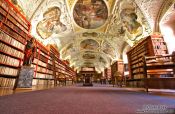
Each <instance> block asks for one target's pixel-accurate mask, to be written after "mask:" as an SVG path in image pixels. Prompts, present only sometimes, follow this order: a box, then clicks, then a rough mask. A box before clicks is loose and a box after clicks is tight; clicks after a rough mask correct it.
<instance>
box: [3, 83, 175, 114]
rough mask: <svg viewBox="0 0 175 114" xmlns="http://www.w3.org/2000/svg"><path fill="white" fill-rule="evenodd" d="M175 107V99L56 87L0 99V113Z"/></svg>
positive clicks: (115, 113)
mask: <svg viewBox="0 0 175 114" xmlns="http://www.w3.org/2000/svg"><path fill="white" fill-rule="evenodd" d="M173 108H174V109H175V98H168V97H163V96H158V95H151V94H147V93H145V92H139V91H138V92H136V91H129V90H126V89H122V88H113V87H94V86H93V87H82V86H69V87H57V88H52V89H49V90H39V91H32V92H25V93H17V94H13V95H6V96H1V97H0V114H136V113H140V112H142V111H147V113H146V114H150V112H157V111H160V112H163V111H164V112H166V113H170V114H173ZM166 113H163V114H166Z"/></svg>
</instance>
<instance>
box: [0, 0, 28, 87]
mask: <svg viewBox="0 0 175 114" xmlns="http://www.w3.org/2000/svg"><path fill="white" fill-rule="evenodd" d="M30 26H31V24H30V23H29V22H28V21H27V20H26V18H25V17H24V16H23V15H22V14H21V13H20V12H19V11H18V10H17V8H15V7H14V6H13V5H12V4H11V3H10V2H9V1H8V0H1V1H0V53H1V54H0V58H1V59H0V87H13V86H14V83H15V79H16V78H17V76H18V73H19V69H20V68H21V66H22V64H23V59H24V50H25V44H26V38H27V36H28V35H29V31H30Z"/></svg>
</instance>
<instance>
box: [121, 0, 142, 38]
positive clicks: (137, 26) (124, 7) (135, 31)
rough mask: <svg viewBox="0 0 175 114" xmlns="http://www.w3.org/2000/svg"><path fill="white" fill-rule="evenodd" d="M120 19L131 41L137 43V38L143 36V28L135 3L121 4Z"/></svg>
mask: <svg viewBox="0 0 175 114" xmlns="http://www.w3.org/2000/svg"><path fill="white" fill-rule="evenodd" d="M120 19H121V21H122V24H123V29H124V31H125V32H126V35H127V36H128V38H129V39H130V40H132V41H135V40H136V39H137V37H139V36H141V35H142V33H143V27H142V25H141V23H140V22H139V21H138V16H137V14H136V5H135V4H133V2H131V3H130V2H128V3H127V2H126V1H124V2H122V3H121V4H120Z"/></svg>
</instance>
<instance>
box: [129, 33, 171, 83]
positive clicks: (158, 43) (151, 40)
mask: <svg viewBox="0 0 175 114" xmlns="http://www.w3.org/2000/svg"><path fill="white" fill-rule="evenodd" d="M164 54H168V50H167V46H166V43H165V42H164V39H163V37H162V36H161V35H151V36H148V37H146V38H143V39H141V40H140V41H139V42H138V43H137V44H136V45H134V46H133V47H132V48H131V49H130V50H129V51H128V52H127V56H128V67H129V78H130V79H134V80H137V79H143V78H144V67H143V65H144V63H143V57H144V56H155V55H164Z"/></svg>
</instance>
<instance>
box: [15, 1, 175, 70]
mask: <svg viewBox="0 0 175 114" xmlns="http://www.w3.org/2000/svg"><path fill="white" fill-rule="evenodd" d="M167 1H168V2H167V4H165V0H32V2H31V1H30V0H17V2H18V6H19V8H21V9H22V11H23V13H24V14H25V15H26V17H27V18H28V19H29V20H30V21H31V23H32V30H31V34H32V35H33V36H34V37H35V38H37V39H38V40H40V41H41V42H43V44H45V45H47V44H56V45H57V47H58V49H59V50H60V52H61V57H62V59H67V60H69V61H70V65H71V66H74V67H75V68H76V69H80V68H81V67H84V66H86V67H92V66H93V67H96V69H97V70H98V71H99V72H100V71H102V70H103V69H104V68H106V67H109V66H110V64H111V63H112V62H114V61H115V60H117V59H121V57H122V53H123V50H124V49H123V47H125V46H127V45H129V46H132V45H133V44H134V42H136V41H138V40H140V39H141V38H143V37H145V36H147V35H149V34H151V33H152V32H153V31H154V30H156V29H154V27H155V25H156V20H160V18H161V17H162V16H160V12H163V11H164V9H165V8H164V7H167V6H168V5H169V4H172V3H173V1H174V0H167ZM155 6H156V7H155ZM161 14H162V13H161Z"/></svg>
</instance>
